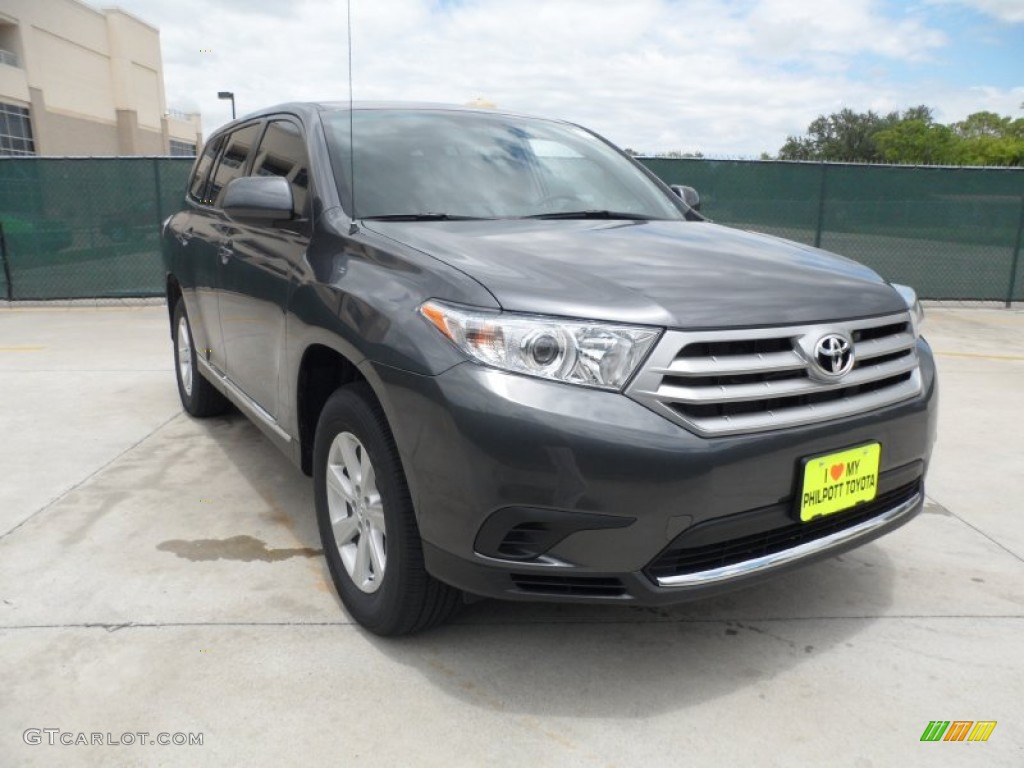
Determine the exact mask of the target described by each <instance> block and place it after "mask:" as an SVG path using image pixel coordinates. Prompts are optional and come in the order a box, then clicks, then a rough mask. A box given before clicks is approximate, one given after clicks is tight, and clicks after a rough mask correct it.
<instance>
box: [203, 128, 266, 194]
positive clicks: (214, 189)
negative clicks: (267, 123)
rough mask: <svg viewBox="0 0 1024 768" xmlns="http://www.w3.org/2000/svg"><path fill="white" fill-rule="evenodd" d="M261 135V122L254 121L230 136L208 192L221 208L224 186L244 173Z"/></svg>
mask: <svg viewBox="0 0 1024 768" xmlns="http://www.w3.org/2000/svg"><path fill="white" fill-rule="evenodd" d="M259 135H260V124H259V123H253V124H252V125H247V126H246V127H245V128H239V129H238V130H237V131H235V132H234V133H232V134H230V135H229V136H228V138H227V145H226V146H225V147H224V153H223V154H222V155H221V157H220V162H219V163H217V170H216V171H214V173H213V178H211V179H210V187H209V192H208V194H207V196H208V197H209V198H212V199H213V201H214V203H213V204H214V205H216V206H217V207H218V208H220V204H221V201H222V199H223V197H224V187H226V186H227V185H228V182H229V181H231V180H232V179H235V178H238V177H239V176H241V175H242V172H243V171H244V170H245V164H246V161H247V160H248V159H249V154H250V153H251V152H252V150H253V148H254V146H255V144H256V140H257V139H258V138H259Z"/></svg>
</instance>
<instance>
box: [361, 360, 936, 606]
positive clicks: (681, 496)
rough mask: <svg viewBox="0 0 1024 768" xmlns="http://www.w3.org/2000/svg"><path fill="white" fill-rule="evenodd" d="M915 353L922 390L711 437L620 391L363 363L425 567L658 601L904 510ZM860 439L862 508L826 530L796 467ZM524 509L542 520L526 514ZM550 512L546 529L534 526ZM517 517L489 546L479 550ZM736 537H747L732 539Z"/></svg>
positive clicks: (925, 431)
mask: <svg viewBox="0 0 1024 768" xmlns="http://www.w3.org/2000/svg"><path fill="white" fill-rule="evenodd" d="M918 353H919V356H920V360H921V374H922V381H923V389H922V392H921V394H920V395H919V396H917V397H914V398H912V399H910V400H907V401H904V402H901V403H898V404H895V405H892V406H889V407H886V408H881V409H877V410H875V411H872V412H869V413H865V414H861V415H859V416H855V417H850V418H846V419H842V420H839V421H834V422H828V423H824V424H816V425H811V426H806V427H800V428H794V429H786V430H779V431H776V432H767V433H759V434H754V435H736V436H729V437H718V438H703V437H699V436H697V435H695V434H693V433H691V432H689V431H687V430H686V429H684V428H683V427H681V426H678V425H676V424H674V423H672V422H670V421H668V420H667V419H665V418H663V417H661V416H659V415H657V414H656V413H654V412H653V411H651V410H649V409H648V408H646V407H644V406H643V405H640V404H639V403H636V402H634V401H632V400H630V399H629V398H627V397H625V396H624V395H621V394H618V393H609V392H602V391H598V390H591V389H585V388H581V387H573V386H569V385H564V384H558V383H554V382H549V381H544V380H540V379H532V378H528V377H523V376H515V375H511V374H506V373H502V372H500V371H496V370H493V369H488V368H484V367H482V366H478V365H475V364H471V363H465V364H461V365H457V366H455V367H454V368H451V369H449V370H448V371H446V372H445V373H443V374H441V375H439V376H434V377H429V376H418V375H415V374H410V373H408V372H405V371H400V370H396V369H393V368H387V367H383V366H374V367H373V368H372V370H371V371H368V374H370V375H371V376H372V378H373V379H374V383H375V384H377V389H378V392H379V393H380V394H381V399H382V402H383V404H384V407H385V410H386V412H387V414H388V417H389V421H390V423H391V426H392V430H393V432H394V435H395V440H396V443H397V445H398V449H399V452H400V454H401V456H402V461H403V464H404V467H405V471H406V476H407V479H408V481H409V487H410V491H411V493H412V497H413V502H414V505H415V507H416V511H417V519H418V523H419V527H420V533H421V536H422V538H423V542H424V555H425V559H426V565H427V568H428V570H429V571H430V572H431V573H433V574H434V575H435V576H436V577H437V578H439V579H441V580H443V581H445V582H447V583H450V584H452V585H454V586H456V587H459V588H461V589H463V590H465V591H467V592H470V593H474V594H479V595H485V596H490V597H499V598H505V599H519V600H560V601H565V600H570V601H602V602H622V601H631V602H635V603H641V604H663V603H671V602H678V601H681V600H686V599H689V598H691V597H694V596H697V595H701V594H708V593H711V592H715V591H719V590H722V589H725V588H731V587H734V586H738V585H740V584H743V583H746V582H749V581H751V580H756V579H758V578H760V577H762V576H764V575H766V574H768V573H774V572H778V571H782V570H785V569H787V568H791V567H794V566H796V565H799V564H803V563H807V562H810V561H813V560H815V559H820V558H823V557H828V556H831V555H833V554H836V553H838V552H841V551H844V550H846V549H849V548H851V547H855V546H858V545H860V544H862V543H864V542H866V541H869V540H870V539H873V538H875V537H877V536H880V535H882V534H884V533H886V532H888V531H890V530H892V529H894V528H896V527H898V526H899V525H902V524H903V523H905V522H907V521H908V520H909V519H910V518H912V517H913V516H914V515H915V514H916V513H917V512H919V511H920V509H921V506H922V504H923V498H924V496H923V494H924V491H923V478H924V475H925V472H926V469H927V464H928V461H929V458H930V453H931V447H932V444H933V442H934V437H935V417H936V383H935V369H934V362H933V359H932V356H931V352H930V350H929V349H928V346H927V344H925V343H924V342H923V341H921V342H920V343H919V349H918ZM869 440H877V441H878V442H880V443H881V445H882V461H881V467H880V470H881V474H880V478H879V497H878V499H877V501H876V502H875V503H873V504H874V507H872V508H870V509H869V508H868V507H867V506H865V507H858V508H856V509H855V510H851V511H850V512H844V513H840V514H837V515H835V516H832V517H829V518H826V519H825V520H826V521H828V522H829V525H830V526H831V528H830V529H829V530H827V531H825V530H821V531H817V530H812V528H813V526H814V525H816V524H815V523H810V524H800V523H799V522H798V518H797V517H796V516H795V514H794V512H793V507H794V498H795V494H796V491H797V484H798V482H799V481H798V476H797V473H798V467H799V466H800V462H801V460H802V459H803V458H805V457H807V456H812V455H816V454H822V453H828V452H832V451H836V450H840V449H842V448H845V447H848V446H851V445H856V444H859V443H862V442H866V441H869ZM532 510H539V512H536V513H535V517H536V518H537V520H539V521H542V522H539V523H537V524H531V521H530V515H531V514H534V513H533V512H531V511H532ZM506 520H507V521H508V523H507V525H506V523H505V522H504V521H506ZM550 520H554V521H555V525H556V527H557V526H561V528H560V529H559V531H560V533H559V534H558V535H552V534H550V531H549V532H548V533H547V534H544V533H540V534H538V533H537V531H538V530H540V529H542V528H544V527H545V526H546V527H547V528H548V529H550V527H551V523H550ZM574 520H575V521H577V522H576V525H578V528H576V529H574V527H573V526H574ZM488 521H490V524H488ZM496 521H497V522H496ZM516 521H519V523H520V527H519V529H517V530H516V531H512V530H511V529H510V530H509V536H508V537H506V541H505V542H504V543H503V544H501V545H500V546H499V545H497V544H494V543H487V542H493V541H497V540H498V539H500V538H501V535H502V532H503V529H502V526H505V527H509V526H513V525H514V524H516ZM524 521H525V522H524ZM543 521H548V522H543ZM609 521H610V522H609ZM496 530H497V534H495V531H496ZM524 531H525V533H524ZM787 531H789V532H791V534H792V535H790V533H787ZM809 531H811V532H812V533H813V535H811V534H810V533H809ZM562 534H564V535H562ZM524 536H525V537H526V538H527V539H529V538H530V537H533V538H534V539H537V538H538V537H539V538H540V540H541V543H542V545H543V547H545V548H544V550H543V552H542V553H540V554H538V555H535V556H532V555H531V552H530V547H529V546H525V548H520V549H519V550H518V551H517V550H516V548H515V547H513V546H511V545H508V542H509V541H511V540H512V539H513V538H514V537H518V538H516V539H515V540H516V541H520V542H521V541H522V540H523V537H524ZM545 536H547V539H546V540H545ZM787 536H789V538H787ZM738 542H745V543H744V547H746V548H745V549H742V548H741V550H737V549H736V546H737V543H738ZM481 550H484V551H481ZM708 552H712V554H713V556H709V557H705V554H706V553H708ZM694 553H696V560H694V559H693V557H691V555H692V554H694ZM714 553H718V554H714ZM701 558H703V560H702V559H701ZM716 558H717V559H716ZM694 563H698V564H700V563H704V564H705V565H698V566H694V565H693V564H694ZM694 567H696V568H697V569H696V570H694ZM673 568H675V571H673Z"/></svg>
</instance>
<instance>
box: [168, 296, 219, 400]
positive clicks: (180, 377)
mask: <svg viewBox="0 0 1024 768" xmlns="http://www.w3.org/2000/svg"><path fill="white" fill-rule="evenodd" d="M171 323H172V325H171V328H172V333H173V337H174V378H175V379H176V380H177V382H178V397H180V398H181V405H182V407H183V408H184V409H185V410H186V411H187V412H188V413H189V414H190V415H192V416H195V417H197V418H200V419H203V418H207V417H209V416H219V415H220V414H222V413H224V411H225V410H227V407H228V401H227V399H226V398H225V397H224V395H222V394H221V393H220V392H218V391H217V389H216V387H214V386H213V384H211V383H210V382H209V381H207V380H206V379H205V378H204V377H203V374H202V373H200V372H199V368H198V366H197V365H196V345H195V344H194V343H193V341H192V325H191V323H190V322H189V319H188V315H187V314H186V312H185V301H184V299H181V298H180V297H179V299H178V302H177V303H176V304H175V305H174V319H173V320H172V321H171ZM186 362H187V365H186Z"/></svg>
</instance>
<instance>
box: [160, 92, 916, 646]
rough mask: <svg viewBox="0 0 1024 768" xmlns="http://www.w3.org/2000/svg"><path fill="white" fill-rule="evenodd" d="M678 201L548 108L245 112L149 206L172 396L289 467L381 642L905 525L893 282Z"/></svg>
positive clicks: (907, 323) (905, 431)
mask: <svg viewBox="0 0 1024 768" xmlns="http://www.w3.org/2000/svg"><path fill="white" fill-rule="evenodd" d="M697 207H698V203H697V196H696V194H695V193H694V192H693V190H690V189H688V188H669V187H667V186H666V185H665V184H663V183H662V182H661V181H659V180H658V179H657V178H656V177H654V176H653V175H652V174H651V173H650V172H649V171H647V170H646V169H645V168H644V167H643V166H641V165H639V164H638V163H636V162H635V161H634V160H633V159H632V158H630V157H629V156H628V155H626V154H624V153H623V152H621V151H619V150H618V149H616V148H615V147H614V146H612V145H611V144H610V143H608V142H607V141H605V140H604V139H602V138H601V137H599V136H597V135H595V134H593V133H591V132H590V131H588V130H586V129H584V128H581V127H579V126H577V125H573V124H570V123H565V122H560V121H555V120H545V119H537V118H530V117H524V116H520V115H513V114H502V113H498V112H494V111H489V110H473V109H463V108H457V107H441V106H418V105H417V106H410V105H401V104H371V105H355V106H354V107H353V108H351V109H350V108H349V106H348V105H333V104H287V105H282V106H278V107H274V108H271V109H266V110H263V111H261V112H259V113H256V114H254V115H250V116H248V117H245V118H242V119H240V120H237V121H235V122H232V123H230V124H229V125H227V126H225V127H224V128H222V129H220V130H219V131H217V132H216V133H214V134H213V135H212V136H211V137H210V139H209V141H208V142H207V144H206V147H205V150H204V151H203V153H202V155H201V156H200V157H199V158H198V159H197V160H196V163H195V166H194V168H193V171H192V175H191V179H190V181H189V187H188V191H187V199H186V201H185V204H184V206H183V208H182V210H181V211H180V212H178V213H176V214H174V215H173V216H171V217H170V218H168V220H167V221H166V222H165V223H164V226H163V230H162V245H163V255H164V265H165V269H166V281H167V305H168V310H169V315H170V321H171V336H172V338H173V341H174V355H175V370H176V372H177V382H178V391H179V394H180V396H181V401H182V403H183V405H184V407H185V409H186V410H187V411H188V412H189V413H190V414H192V415H194V416H197V417H203V416H211V415H215V414H218V413H221V412H222V411H223V410H224V408H225V407H226V406H227V404H228V402H229V401H230V402H231V403H233V404H234V405H235V406H237V407H238V408H239V409H240V410H242V411H243V412H244V413H245V414H246V415H248V416H249V417H250V418H251V419H252V421H253V422H254V423H255V424H256V426H257V427H259V428H260V429H261V430H262V431H263V433H264V434H265V435H266V437H267V439H269V440H270V441H271V442H273V443H274V444H275V445H277V446H278V447H280V448H281V449H282V450H283V451H284V452H285V454H286V455H288V456H289V457H290V458H291V459H292V461H294V462H295V463H296V464H297V465H298V466H299V467H301V468H302V470H303V471H304V472H306V473H307V474H309V475H312V477H313V482H314V489H315V494H314V495H315V503H316V515H317V519H318V523H319V528H320V535H321V537H322V541H323V548H324V555H325V558H326V561H327V565H328V567H329V569H330V573H331V576H332V577H333V580H334V583H335V586H336V587H337V590H338V594H339V595H340V597H341V600H342V602H343V603H344V605H345V607H346V609H347V610H348V611H349V613H350V614H351V615H352V616H353V617H354V618H355V619H356V620H357V621H358V622H359V623H360V624H362V625H363V626H365V627H367V628H368V629H370V630H371V631H373V632H376V633H379V634H383V635H396V634H403V633H408V632H413V631H417V630H421V629H424V628H426V627H429V626H431V625H434V624H436V623H438V622H441V621H443V620H444V619H446V618H447V617H449V616H451V615H452V614H453V612H454V611H455V610H456V609H457V608H458V606H459V605H461V604H462V603H463V602H464V601H465V600H466V599H467V598H468V597H469V596H486V597H496V598H502V599H510V600H534V601H540V600H543V601H573V602H599V603H615V604H621V605H661V604H669V603H675V602H679V601H682V600H687V599H690V598H693V597H696V596H698V595H705V594H711V593H714V592H715V591H718V590H722V589H726V588H732V587H735V586H738V585H741V584H745V583H749V582H751V581H753V580H758V579H761V578H763V577H765V576H767V575H768V574H772V573H775V572H778V571H780V570H783V569H786V568H789V567H791V566H795V565H798V564H802V563H807V562H810V561H812V560H815V559H818V558H821V557H825V556H830V555H833V554H835V553H837V552H840V551H843V550H844V549H847V548H849V547H853V546H856V545H859V544H862V543H864V542H866V541H868V540H870V539H873V538H874V537H876V536H879V535H881V534H883V533H885V532H887V531H890V530H892V529H893V528H895V527H897V526H899V525H902V524H903V523H905V522H906V521H907V520H909V519H910V518H911V517H913V516H914V515H915V514H916V513H917V512H918V511H919V510H920V509H921V506H922V503H923V499H924V486H923V483H924V477H925V471H926V469H927V465H928V461H929V456H930V453H931V448H932V444H933V441H934V437H935V405H936V379H935V366H934V362H933V359H932V354H931V351H930V350H929V347H928V345H927V344H926V343H925V341H924V340H923V339H922V338H921V335H920V325H921V319H922V314H921V308H920V305H919V304H918V302H917V299H916V297H915V296H914V293H913V291H912V290H910V289H909V288H906V287H902V286H894V285H890V284H889V283H887V282H885V281H884V280H883V279H881V278H880V277H879V276H878V275H877V274H875V273H874V272H872V271H871V270H869V269H867V268H865V267H863V266H860V265H859V264H856V263H854V262H852V261H849V260H847V259H844V258H841V257H839V256H835V255H832V254H829V253H825V252H824V251H820V250H817V249H814V248H810V247H807V246H803V245H799V244H797V243H792V242H787V241H784V240H779V239H776V238H773V237H767V236H765V235H759V234H753V233H749V232H742V231H738V230H735V229H729V228H726V227H722V226H717V225H715V224H712V223H710V222H708V221H705V220H704V219H703V217H702V216H701V215H700V214H699V213H698V212H697V211H696V208H697Z"/></svg>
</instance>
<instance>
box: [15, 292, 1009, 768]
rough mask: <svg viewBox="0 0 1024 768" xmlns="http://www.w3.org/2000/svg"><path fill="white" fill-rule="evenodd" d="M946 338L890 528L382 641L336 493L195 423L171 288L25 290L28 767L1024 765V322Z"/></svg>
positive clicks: (972, 322)
mask: <svg viewBox="0 0 1024 768" xmlns="http://www.w3.org/2000/svg"><path fill="white" fill-rule="evenodd" d="M925 330H926V335H927V336H928V337H929V339H930V340H931V342H932V345H933V347H934V348H935V349H936V351H937V353H938V360H939V365H940V376H941V396H940V399H941V406H940V410H941V417H940V434H939V444H938V446H937V449H936V455H935V459H934V463H933V466H932V470H931V475H930V478H929V485H928V495H929V502H928V505H927V507H926V509H925V512H924V513H923V514H922V515H920V516H919V517H918V518H917V519H916V520H914V521H913V522H911V523H910V524H909V525H907V526H905V527H904V528H902V529H900V530H899V531H897V532H896V533H894V534H893V535H891V536H888V537H886V538H883V539H881V540H879V541H878V542H875V543H872V544H869V545H867V546H865V547H862V548H861V549H859V550H856V551H854V552H852V553H849V554H847V555H844V556H842V557H838V558H835V559H833V560H830V561H827V562H824V563H821V564H818V565H814V566H811V567H808V568H805V569H803V570H801V571H798V572H794V573H790V574H787V575H784V576H781V577H778V578H776V579H775V580H773V581H769V582H765V583H764V584H762V585H759V586H757V587H754V588H751V589H748V590H746V591H742V592H736V593H732V594H730V595H728V596H724V597H720V598H717V599H713V600H709V601H705V602H699V603H690V604H687V605H684V606H681V607H678V608H673V609H669V610H663V609H657V610H645V609H630V608H606V607H580V606H541V605H522V604H505V603H500V602H493V601H488V602H481V603H477V604H474V605H471V606H469V607H467V609H466V610H465V611H464V612H463V613H462V614H461V615H460V616H459V617H458V619H457V620H456V621H455V622H454V623H452V624H451V625H448V626H445V627H442V628H439V629H437V630H434V631H432V632H429V633H426V634H423V635H420V636H415V637H410V638H404V639H401V640H382V639H380V638H377V637H374V636H372V635H369V634H367V633H366V632H364V631H362V630H361V629H359V628H358V627H357V626H355V625H353V624H352V622H351V621H350V620H349V619H348V617H347V616H346V615H345V613H344V610H343V609H342V608H341V606H340V603H339V602H338V600H337V599H336V597H335V595H334V592H333V589H332V587H331V585H330V583H329V577H328V575H327V570H326V566H325V564H324V561H323V558H322V556H321V554H320V550H319V540H318V536H317V533H316V526H315V522H314V520H313V516H312V513H311V512H312V495H311V486H310V482H309V480H308V479H307V478H306V477H304V476H303V475H302V474H301V473H300V472H299V471H298V470H296V469H294V468H293V467H292V465H291V464H290V463H289V462H288V461H287V460H286V459H285V458H284V457H283V456H282V455H280V454H279V453H278V452H277V451H276V450H275V449H274V448H273V447H272V446H270V444H269V443H267V442H266V441H265V440H264V439H263V438H262V437H261V436H260V434H259V433H258V432H257V430H256V429H255V427H253V426H252V425H251V424H249V422H248V421H247V420H246V419H245V418H244V417H243V416H241V415H239V414H237V413H234V414H233V415H228V416H225V417H222V418H218V419H214V420H211V421H206V422H200V421H195V420H192V419H190V418H188V417H187V416H185V415H184V414H183V413H182V411H181V408H180V405H179V402H178V398H177V392H176V390H175V386H174V380H173V374H172V369H171V346H170V339H169V337H168V332H167V316H166V310H165V309H164V307H163V306H107V307H96V308H92V307H82V306H77V307H21V306H17V305H15V306H13V307H6V308H0V436H2V439H0V472H2V477H3V480H2V483H0V681H2V687H0V765H3V766H7V765H12V766H13V765H55V764H76V765H142V764H145V765H149V764H154V765H156V764H159V765H187V766H194V765H292V764H299V763H302V764H305V763H307V762H312V761H314V760H315V761H317V762H321V763H323V764H327V765H338V766H349V765H366V766H420V765H423V766H445V767H446V768H448V767H450V766H495V765H514V766H519V765H545V766H546V765H551V766H633V765H642V766H682V765H698V766H713V765H729V766H732V765H758V766H761V765H765V766H775V765H777V766H812V765H829V766H831V765H841V766H857V767H858V768H865V767H867V766H917V765H929V766H933V765H934V766H944V765H949V766H968V765H970V766H1021V765H1024V501H1022V494H1021V491H1020V485H1021V478H1022V477H1024V428H1022V425H1024V311H1020V310H1003V309H995V308H991V309H962V308H955V309H946V308H938V309H936V308H932V309H930V311H929V313H928V318H927V321H926V326H925ZM932 720H950V721H955V720H994V721H997V722H998V725H997V726H996V728H995V730H994V731H993V732H992V735H991V737H990V738H989V740H988V742H986V743H968V742H962V743H952V742H938V743H922V742H921V741H920V738H921V735H922V733H923V731H924V730H925V728H926V726H927V725H928V723H929V721H932ZM27 729H59V731H60V732H65V733H72V734H73V737H72V739H76V738H77V735H78V734H79V733H84V734H86V738H87V739H88V738H90V735H91V734H92V733H100V734H103V739H104V741H107V740H113V741H128V739H124V738H122V735H123V734H137V733H139V732H145V733H147V734H149V735H148V736H147V737H141V738H140V737H137V736H135V737H132V738H133V739H134V740H135V741H137V742H138V741H141V742H142V743H134V744H131V745H128V744H121V745H114V744H102V745H81V744H79V745H74V744H72V745H61V744H60V737H59V735H58V737H57V743H56V744H55V745H52V746H51V745H50V744H48V743H47V734H46V733H45V732H44V733H42V734H41V736H40V740H41V742H42V743H41V744H26V743H25V738H24V734H25V732H26V730H27ZM160 733H167V734H172V735H173V734H190V733H192V734H197V733H201V734H202V745H195V744H193V745H187V744H186V745H175V744H169V745H160V744H150V743H149V742H150V741H155V740H156V736H157V735H158V734H160ZM107 734H109V737H108V736H107ZM29 740H31V738H30V739H29Z"/></svg>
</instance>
